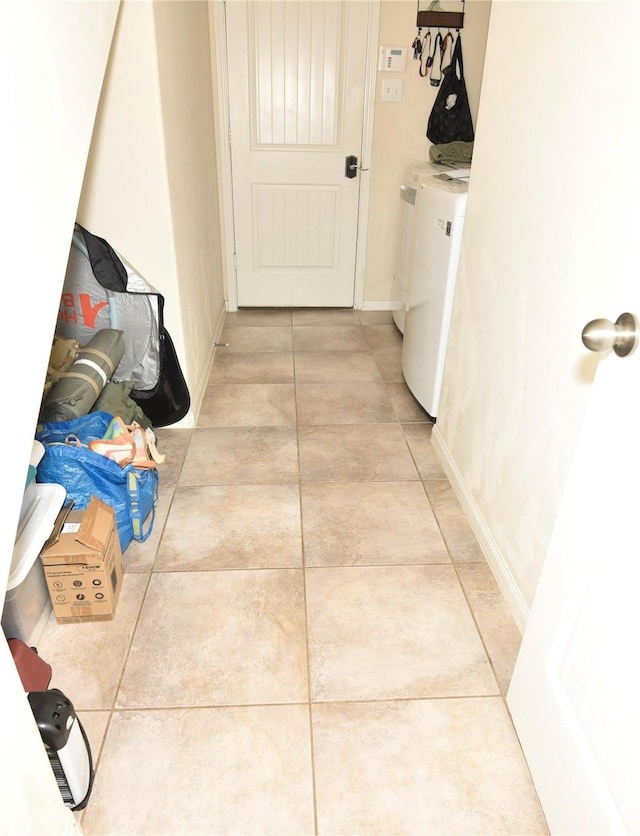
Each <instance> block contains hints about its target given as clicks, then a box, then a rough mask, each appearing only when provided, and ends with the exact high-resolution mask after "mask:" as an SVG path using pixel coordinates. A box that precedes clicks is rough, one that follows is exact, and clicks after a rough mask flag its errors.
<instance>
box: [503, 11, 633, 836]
mask: <svg viewBox="0 0 640 836" xmlns="http://www.w3.org/2000/svg"><path fill="white" fill-rule="evenodd" d="M518 5H519V6H520V7H521V8H519V10H518V14H519V25H520V26H522V27H524V28H525V29H526V30H527V31H528V32H530V31H531V29H530V26H531V24H532V22H533V21H534V18H535V21H536V22H537V23H538V24H539V23H540V22H541V21H540V14H539V12H537V11H531V5H530V4H518ZM540 5H541V6H546V7H547V10H548V11H552V9H553V7H561V8H562V13H561V14H560V16H559V17H558V18H557V19H556V20H555V21H554V23H553V24H551V29H552V30H553V37H554V39H555V38H557V43H558V44H562V45H563V46H562V47H561V48H560V49H559V50H558V52H557V53H556V59H557V62H556V64H555V67H554V69H555V71H556V73H557V77H558V87H557V90H556V92H557V91H562V89H563V87H562V83H561V82H562V81H563V80H565V81H566V80H567V70H566V68H567V67H568V66H570V64H574V65H575V66H574V68H573V69H574V72H573V73H571V78H572V80H573V81H574V83H572V84H567V86H566V87H565V88H564V89H565V92H566V93H567V97H568V98H565V99H564V102H563V107H564V108H565V111H566V119H565V122H564V129H563V132H562V134H561V135H558V134H557V133H556V134H554V136H553V142H554V149H555V151H556V153H557V154H558V155H559V157H560V158H563V155H571V156H573V157H575V154H576V153H577V154H579V155H580V156H583V157H584V177H585V183H586V184H587V185H588V186H589V185H590V188H587V189H581V191H580V193H581V199H580V200H576V199H575V195H574V194H573V193H572V190H571V189H567V187H566V186H567V184H566V183H563V182H562V181H561V178H554V177H553V176H549V174H545V172H544V171H540V172H536V176H538V175H539V176H540V177H544V178H546V179H545V190H546V197H545V201H539V202H537V203H535V204H534V205H531V204H529V205H528V207H527V211H528V212H529V217H531V218H535V217H538V216H540V217H543V216H544V213H546V212H548V211H550V207H557V206H560V208H561V212H562V214H563V215H564V217H565V218H566V224H567V232H566V234H565V236H564V237H562V236H558V235H556V234H555V233H554V231H553V230H552V229H551V228H549V230H550V231H549V233H548V234H546V235H545V233H544V230H543V231H542V233H541V238H540V239H539V240H538V242H537V246H538V247H541V248H543V249H544V248H549V251H550V252H556V251H557V252H559V253H561V252H563V247H567V248H569V247H570V243H569V242H570V241H572V240H574V237H575V236H574V235H573V232H572V230H574V229H579V228H582V229H584V230H585V231H587V232H589V233H590V235H591V240H590V241H589V240H585V241H584V243H583V245H582V246H581V247H580V249H574V250H572V252H573V261H574V264H575V265H579V269H580V271H581V275H582V274H583V275H584V281H583V287H584V294H585V298H590V299H592V300H594V307H593V310H592V313H591V316H592V317H593V318H594V319H595V318H598V317H606V318H608V319H614V320H615V319H616V317H617V316H618V315H619V314H620V313H622V312H623V311H631V312H633V313H636V314H638V315H640V276H639V269H638V230H640V205H639V203H638V183H639V180H640V176H639V174H638V171H637V169H636V167H635V166H634V168H633V170H632V171H630V172H629V174H628V177H618V176H617V175H616V174H615V172H614V171H613V169H611V170H610V169H609V166H608V164H607V162H606V160H604V159H603V156H602V154H603V142H602V140H603V137H605V136H607V135H609V136H612V137H616V142H617V141H618V140H619V142H620V145H619V147H618V150H619V151H620V153H621V154H622V155H623V157H624V156H625V155H626V154H627V153H631V154H632V155H634V152H633V147H634V144H635V143H636V137H637V136H638V135H639V130H638V129H639V128H640V100H638V99H637V98H635V97H633V98H630V97H629V96H628V95H627V89H626V87H627V85H626V83H621V80H622V79H631V78H634V79H636V78H640V51H639V50H638V49H637V45H636V40H637V35H638V33H640V9H639V8H638V7H637V6H636V4H633V3H610V4H607V7H606V9H607V14H606V15H605V18H607V19H603V18H602V16H600V15H598V14H597V13H596V12H597V9H596V8H595V6H594V5H593V4H575V3H560V4H540ZM545 14H546V12H545ZM532 15H533V16H534V17H533V18H532ZM621 16H622V17H621ZM623 18H624V25H620V26H619V25H618V23H620V22H621V21H622V20H623ZM558 27H559V28H558ZM538 29H540V31H541V32H542V31H543V29H544V27H542V26H540V25H537V26H536V27H535V28H534V30H533V31H534V33H535V32H536V31H537V30H538ZM532 37H535V34H534V35H532ZM610 37H615V39H616V47H615V58H614V66H609V67H608V70H607V72H606V73H605V75H604V77H603V78H601V79H600V80H598V78H597V75H598V74H597V73H596V74H592V73H588V72H587V70H586V68H587V66H588V55H589V54H590V51H591V49H595V50H597V44H598V43H603V42H604V43H606V42H607V40H608V38H610ZM576 78H579V79H581V80H580V81H579V83H578V84H575V79H576ZM541 82H542V79H541ZM537 83H538V82H537V80H536V71H535V67H533V68H532V73H531V89H530V90H529V94H530V95H533V96H534V97H539V102H542V103H544V102H545V100H546V98H547V97H548V96H549V95H552V94H553V91H551V90H550V89H549V86H548V85H547V86H546V89H542V87H540V89H538V88H537V87H536V84H537ZM558 95H563V94H562V92H559V93H558ZM576 97H577V99H578V102H579V103H580V104H581V107H580V108H579V110H580V111H581V112H584V113H585V114H586V113H588V114H590V118H591V119H592V120H594V129H592V130H591V131H589V132H585V131H584V130H581V127H584V124H582V126H581V123H580V121H579V120H578V119H576V118H575V117H574V116H573V115H572V114H574V113H575V112H576V108H575V106H574V103H575V101H576ZM583 107H584V110H583ZM544 110H545V105H542V106H539V107H538V108H537V111H536V120H537V123H538V125H539V128H540V136H541V141H543V140H542V137H543V135H544V130H545V125H544V121H543V120H544ZM571 156H567V157H566V159H570V158H571ZM634 156H635V155H634ZM538 213H541V214H540V215H539V214H538ZM603 255H604V256H606V260H607V262H608V264H607V269H606V271H604V272H602V270H600V271H598V270H597V268H596V267H595V266H593V265H594V264H595V263H597V262H600V263H601V262H602V256H603ZM522 258H523V259H526V258H527V253H526V252H523V253H522ZM596 289H597V290H596ZM596 298H597V301H595V300H596ZM585 324H586V323H585ZM539 338H540V339H541V340H544V339H545V334H544V329H543V328H542V329H541V332H540V335H539ZM575 338H576V340H579V339H580V334H576V335H575ZM584 353H585V355H589V352H588V351H587V349H585V352H584ZM639 473H640V350H639V351H637V352H636V353H635V354H633V355H632V356H630V357H627V358H624V359H623V358H619V357H617V356H616V355H615V354H614V353H613V352H611V351H608V352H603V353H602V354H601V356H600V360H599V363H598V368H597V371H596V375H595V379H594V381H593V384H592V387H591V391H590V399H589V404H588V409H587V413H586V416H585V420H584V424H583V427H582V429H581V433H580V436H579V440H578V444H577V447H576V450H575V456H574V459H573V463H572V467H571V471H570V475H569V478H568V481H567V483H566V486H565V489H564V492H563V497H562V501H561V504H560V510H559V515H558V518H557V522H556V526H555V529H554V533H553V536H552V539H551V543H550V546H549V550H548V554H547V557H546V561H545V565H544V569H543V572H542V575H541V578H540V581H539V584H538V587H537V591H536V597H535V601H534V604H533V607H532V610H531V614H530V617H529V620H528V623H527V626H526V630H525V634H524V638H523V643H522V648H521V651H520V654H519V657H518V661H517V664H516V667H515V671H514V675H513V679H512V683H511V687H510V690H509V694H508V705H509V708H510V710H511V713H512V716H513V719H514V723H515V726H516V729H517V732H518V735H519V737H520V740H521V743H522V746H523V750H524V753H525V756H526V758H527V761H528V763H529V766H530V768H531V772H532V776H533V779H534V782H535V785H536V788H537V790H538V793H539V795H540V799H541V802H542V805H543V808H544V811H545V814H546V816H547V819H548V822H549V826H550V829H551V831H552V832H553V833H559V834H560V833H561V834H605V833H638V832H640V714H639V712H638V676H637V671H636V665H637V658H638V653H637V643H638V636H640V607H639V606H638V598H639V595H640V570H639V558H640V546H639V544H638V518H639V515H640V490H639V489H638V474H639Z"/></svg>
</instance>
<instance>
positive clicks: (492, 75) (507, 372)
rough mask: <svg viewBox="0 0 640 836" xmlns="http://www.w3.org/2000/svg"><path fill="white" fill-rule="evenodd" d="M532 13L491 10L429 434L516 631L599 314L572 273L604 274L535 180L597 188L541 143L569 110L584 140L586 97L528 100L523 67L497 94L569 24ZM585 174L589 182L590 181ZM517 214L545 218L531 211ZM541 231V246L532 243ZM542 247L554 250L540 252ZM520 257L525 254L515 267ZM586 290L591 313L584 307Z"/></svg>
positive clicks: (554, 508)
mask: <svg viewBox="0 0 640 836" xmlns="http://www.w3.org/2000/svg"><path fill="white" fill-rule="evenodd" d="M525 5H527V6H533V7H537V13H536V15H533V14H531V13H529V14H528V15H527V20H528V26H529V28H530V29H531V27H532V23H534V24H536V25H537V29H535V30H534V31H523V30H522V27H521V26H520V22H519V10H520V9H522V8H523V7H524V6H525ZM542 5H543V4H540V5H539V4H538V3H537V2H535V0H533V2H531V3H526V4H525V3H523V2H519V3H510V2H498V3H495V4H494V7H493V11H492V15H491V24H490V27H489V39H488V44H487V60H486V63H485V71H484V82H483V92H482V101H481V107H480V114H479V119H478V130H477V134H476V142H475V154H474V163H473V169H472V175H471V182H470V185H469V195H468V205H467V214H466V218H465V227H464V234H463V242H462V255H461V263H460V270H459V273H458V281H457V286H456V295H455V302H454V310H453V317H452V323H451V331H450V336H449V344H448V350H447V355H446V361H445V370H444V381H443V387H442V396H441V400H440V410H439V415H438V422H437V425H436V432H435V438H436V439H438V438H439V439H441V441H442V445H443V447H444V448H445V452H446V454H447V455H448V457H449V459H450V465H451V466H452V467H453V468H454V470H455V478H456V479H457V481H458V489H459V493H460V495H461V497H462V498H463V500H464V501H466V502H467V510H468V511H469V512H470V516H471V518H472V519H473V520H474V524H475V525H476V528H477V530H478V532H479V533H480V535H481V537H483V538H484V539H485V545H486V546H487V547H488V549H487V551H488V555H489V557H490V559H491V560H492V562H493V566H494V570H495V571H496V572H497V574H498V575H499V576H501V580H502V581H503V589H504V590H505V593H506V594H507V595H508V597H509V598H510V601H511V603H512V607H513V609H514V613H515V614H516V616H517V617H518V618H519V621H520V623H521V625H524V623H525V622H526V619H527V617H528V611H529V607H530V605H531V603H532V600H533V596H534V592H535V589H536V585H537V582H538V578H539V575H540V571H541V569H542V564H543V562H544V559H545V555H546V552H547V548H548V544H549V540H550V537H551V533H552V529H553V526H554V523H555V520H556V516H557V513H558V507H559V502H560V497H561V495H562V490H563V488H564V484H565V480H566V477H567V472H568V468H569V465H570V462H571V458H572V455H573V451H574V447H575V443H576V437H577V432H578V429H579V427H580V425H581V421H582V417H583V414H584V409H585V405H586V400H587V397H588V394H589V390H590V383H591V380H592V377H593V373H594V369H595V365H596V363H597V359H596V357H595V356H592V355H587V353H586V352H585V351H584V349H583V347H582V344H581V342H580V339H579V334H580V332H581V330H582V327H583V325H584V323H585V322H587V321H589V319H591V318H592V317H593V311H594V310H596V311H599V310H602V309H606V303H607V292H608V291H607V290H606V287H605V286H606V278H605V279H604V281H596V285H597V286H600V285H602V290H600V291H599V290H598V287H596V288H595V289H593V288H589V292H588V293H587V292H585V291H586V287H587V285H586V276H589V275H591V273H592V272H593V267H592V268H591V271H587V270H583V269H581V263H582V262H584V261H586V262H589V263H590V264H591V265H593V264H594V262H597V263H598V264H599V263H600V261H601V262H602V264H601V267H600V270H596V274H598V273H600V275H602V276H603V277H606V275H607V269H608V259H609V257H608V255H607V252H606V250H605V249H604V248H601V249H598V247H597V245H594V244H593V243H592V242H594V240H597V235H598V225H597V224H596V223H594V224H593V226H592V227H591V228H581V225H580V224H576V223H573V222H572V219H571V217H567V216H566V214H565V213H564V212H563V211H562V209H561V208H559V207H556V206H555V205H553V204H549V205H546V179H547V178H549V177H553V178H554V179H555V180H556V182H558V183H563V184H564V185H565V187H566V189H567V190H570V192H571V193H574V194H575V199H576V200H577V201H579V200H580V193H581V191H586V190H588V189H591V188H593V183H596V184H597V182H598V177H605V176H608V175H607V173H606V165H607V163H606V161H605V160H604V159H603V160H602V161H600V162H599V163H598V165H601V167H600V168H598V166H597V165H596V164H595V163H593V161H591V160H590V159H589V158H588V155H587V154H586V152H584V151H583V150H582V149H581V147H580V146H579V145H578V144H576V146H575V154H574V156H573V157H572V158H571V159H567V158H566V156H565V157H559V156H558V154H557V150H556V147H555V146H554V144H553V142H550V141H548V140H549V137H553V135H554V134H555V133H556V132H557V131H558V130H562V125H563V121H562V120H563V116H564V114H565V113H566V111H567V110H568V109H569V108H571V109H572V110H573V111H575V110H576V109H577V108H579V111H580V114H581V117H582V119H583V122H584V130H585V131H589V132H591V133H593V130H594V124H593V120H592V119H590V118H589V115H590V114H592V113H595V112H597V111H594V110H593V109H592V107H591V101H590V94H589V93H585V92H584V89H583V88H580V95H581V96H582V97H583V98H582V99H579V98H578V96H577V95H575V96H574V98H573V100H572V101H571V103H570V104H568V103H567V102H565V101H563V100H560V99H553V98H552V97H551V93H550V98H549V100H548V101H543V102H540V101H536V100H535V99H533V98H532V94H528V93H527V86H528V79H529V78H530V77H531V73H533V72H536V73H539V71H540V68H539V66H538V65H535V66H534V65H533V64H529V63H527V62H526V61H523V60H519V61H518V62H517V64H516V65H515V66H514V70H513V73H514V74H513V75H512V76H510V83H509V84H505V75H506V73H507V71H508V69H509V68H510V67H511V66H512V61H511V58H512V56H523V55H527V54H528V53H527V50H528V48H529V47H530V44H532V43H545V39H546V35H547V33H548V32H550V31H553V22H554V15H558V16H560V15H564V16H566V15H568V14H570V13H572V14H578V13H577V12H575V11H573V9H575V4H572V3H571V2H566V3H553V4H544V6H545V8H544V10H543V9H542V8H541V6H542ZM556 48H557V44H553V43H550V44H547V45H546V46H545V52H546V54H543V55H541V56H539V59H540V66H542V67H546V68H547V69H546V70H544V76H543V79H541V78H540V75H538V79H537V82H538V83H537V86H536V88H535V91H536V92H535V95H536V96H539V95H540V94H539V92H538V91H539V90H540V89H544V85H543V83H542V82H543V80H544V79H545V78H546V80H547V89H549V90H550V88H551V87H553V83H554V78H556V77H557V70H556V66H555V64H554V61H553V54H554V50H555V49H556ZM576 48H578V44H577V45H576ZM585 65H586V61H585ZM580 67H581V65H578V66H577V67H576V69H575V71H574V72H575V73H576V74H577V73H578V72H579V71H580ZM516 73H517V74H516ZM587 90H588V88H587ZM594 107H595V105H594ZM534 123H535V125H536V130H535V131H533V132H532V129H531V126H532V124H534ZM572 124H573V123H572ZM607 124H609V123H607ZM605 141H606V140H605ZM590 147H591V146H590ZM590 168H591V169H592V170H594V171H597V172H598V173H597V174H594V175H593V177H594V179H593V180H592V181H591V180H590V179H589V177H588V172H589V169H590ZM539 172H544V173H545V175H546V178H543V177H541V176H540V174H539ZM530 206H537V207H540V206H543V207H545V206H546V210H545V211H544V212H540V211H539V210H536V211H535V213H532V212H531V211H530V210H529V207H530ZM541 231H542V232H543V233H544V240H545V242H547V243H546V245H545V246H544V247H541V246H540V245H539V241H540V240H541V235H540V232H541ZM550 240H551V241H554V240H556V241H557V245H556V246H555V247H549V244H548V242H549V241H550ZM522 252H526V253H527V257H526V259H524V260H523V258H522ZM599 292H600V293H602V306H601V307H598V302H597V299H596V298H595V297H596V296H597V294H598V293H599ZM436 443H437V442H436Z"/></svg>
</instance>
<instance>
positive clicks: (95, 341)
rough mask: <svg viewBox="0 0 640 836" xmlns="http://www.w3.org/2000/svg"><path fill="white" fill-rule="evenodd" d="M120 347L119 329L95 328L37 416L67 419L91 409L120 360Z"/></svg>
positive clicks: (46, 418) (120, 334)
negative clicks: (95, 330)
mask: <svg viewBox="0 0 640 836" xmlns="http://www.w3.org/2000/svg"><path fill="white" fill-rule="evenodd" d="M124 349H125V345H124V337H123V332H122V331H118V330H116V329H115V328H102V329H101V330H100V331H97V332H96V334H95V335H94V336H93V337H92V338H91V339H90V340H89V342H88V343H87V345H85V346H83V347H82V348H81V349H80V351H79V352H78V356H77V358H76V360H75V362H74V363H73V365H72V366H71V367H70V368H69V370H68V371H66V372H64V374H63V375H62V377H61V378H60V380H59V381H58V382H57V383H56V384H55V386H53V388H52V389H51V391H50V392H49V394H48V395H47V397H46V398H45V401H44V403H43V405H42V411H41V416H40V418H41V420H42V421H44V422H46V423H52V422H54V421H70V420H72V419H73V418H79V417H80V416H81V415H86V414H87V413H89V412H91V408H92V406H93V405H94V403H95V402H96V401H97V400H98V397H99V395H100V393H101V392H102V390H103V389H104V387H105V386H106V384H107V381H109V380H110V379H111V377H112V375H113V373H114V371H115V370H116V368H117V366H118V363H119V362H120V360H122V357H123V356H124Z"/></svg>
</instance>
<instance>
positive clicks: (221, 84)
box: [209, 0, 380, 311]
mask: <svg viewBox="0 0 640 836" xmlns="http://www.w3.org/2000/svg"><path fill="white" fill-rule="evenodd" d="M361 1H362V2H366V3H367V4H368V6H369V16H368V38H367V54H366V73H365V91H364V114H363V123H362V153H361V165H362V166H363V168H370V164H371V150H372V147H373V114H374V106H375V87H376V72H377V58H378V33H379V29H380V0H361ZM225 2H226V0H212V2H210V5H209V8H210V10H211V12H212V19H213V29H214V32H213V37H214V44H215V53H216V60H215V71H216V80H217V94H218V105H219V114H218V120H217V133H216V141H217V145H218V151H219V160H220V169H221V172H220V173H221V184H220V185H221V188H220V199H221V209H222V237H223V242H224V254H223V259H222V264H223V269H224V272H225V276H226V286H227V300H226V308H227V311H237V310H238V283H237V273H236V260H235V224H234V215H233V185H232V179H231V137H230V124H229V76H228V72H227V33H226V17H225ZM358 177H359V180H360V199H359V203H358V235H357V241H356V264H355V287H354V297H353V299H354V301H353V306H354V308H356V309H360V308H362V306H363V302H364V267H365V256H366V250H367V230H368V224H369V192H370V174H369V173H368V172H362V171H361V172H360V173H359V175H358Z"/></svg>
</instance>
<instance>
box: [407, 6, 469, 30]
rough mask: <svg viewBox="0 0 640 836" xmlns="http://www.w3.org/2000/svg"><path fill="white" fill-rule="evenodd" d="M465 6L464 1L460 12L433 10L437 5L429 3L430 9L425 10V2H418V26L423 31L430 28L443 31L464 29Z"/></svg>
mask: <svg viewBox="0 0 640 836" xmlns="http://www.w3.org/2000/svg"><path fill="white" fill-rule="evenodd" d="M464 4H465V0H462V3H461V5H462V8H461V10H460V11H448V10H445V9H440V8H432V7H433V6H434V5H435V4H434V3H432V2H430V3H429V6H428V8H425V5H426V4H425V2H424V0H418V11H417V17H416V26H418V27H419V28H422V29H425V28H429V27H431V28H433V29H436V28H439V27H440V28H442V29H462V28H463V27H464ZM438 5H439V4H438ZM421 7H422V8H421Z"/></svg>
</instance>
